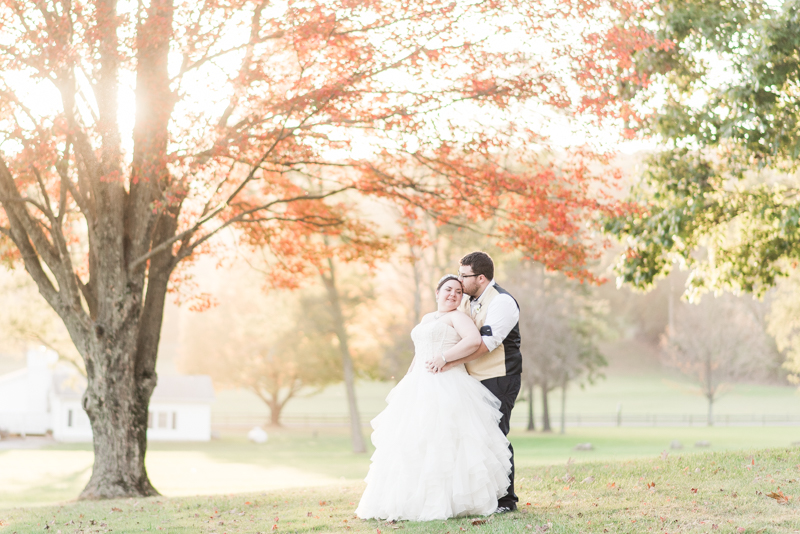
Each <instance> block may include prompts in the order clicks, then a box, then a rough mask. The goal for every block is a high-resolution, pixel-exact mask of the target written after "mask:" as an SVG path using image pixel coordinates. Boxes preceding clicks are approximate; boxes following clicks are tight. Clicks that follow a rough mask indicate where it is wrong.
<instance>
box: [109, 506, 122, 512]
mask: <svg viewBox="0 0 800 534" xmlns="http://www.w3.org/2000/svg"><path fill="white" fill-rule="evenodd" d="M111 511H112V512H121V511H122V508H117V507H116V506H115V507H114V508H112V509H111Z"/></svg>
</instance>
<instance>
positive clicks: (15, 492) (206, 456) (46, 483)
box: [0, 427, 800, 509]
mask: <svg viewBox="0 0 800 534" xmlns="http://www.w3.org/2000/svg"><path fill="white" fill-rule="evenodd" d="M509 437H510V439H511V441H512V443H513V444H514V448H515V451H516V462H517V465H519V466H520V467H532V468H533V467H540V466H542V465H559V464H564V463H565V462H567V461H568V460H570V459H571V460H572V461H574V462H576V463H578V464H582V463H586V462H598V461H618V460H622V459H632V458H653V457H657V456H658V455H659V454H660V453H661V452H662V451H664V450H669V444H670V442H671V441H672V440H679V441H681V442H682V443H683V445H684V449H682V450H680V451H671V452H672V454H676V453H677V454H682V455H684V456H688V455H693V454H698V453H703V452H705V451H707V450H711V451H728V450H741V449H753V448H782V447H787V446H789V445H790V444H791V443H793V442H795V441H800V427H757V428H755V429H754V428H751V427H711V428H698V427H692V428H689V427H681V428H661V427H657V428H635V427H621V428H616V427H612V428H576V429H570V430H569V431H568V432H567V433H566V434H565V435H560V434H557V433H555V434H543V433H540V432H533V433H531V432H525V431H522V430H519V429H513V430H512V432H511V434H510V436H509ZM700 440H705V441H709V442H710V443H711V446H710V448H709V449H704V448H696V447H695V446H694V444H695V442H697V441H700ZM586 442H590V443H592V445H593V447H594V449H593V450H591V451H577V450H574V447H575V445H576V444H578V443H586ZM92 458H93V456H92V452H91V445H89V444H58V445H53V446H51V447H48V448H45V449H41V450H16V451H15V450H11V451H0V474H2V476H0V509H7V508H10V507H18V506H41V505H48V504H53V503H58V502H66V501H70V500H74V499H75V498H76V497H77V496H78V494H79V493H80V491H81V489H82V488H83V486H84V485H85V484H86V482H87V481H88V479H89V475H90V473H91V465H92ZM368 467H369V454H360V455H359V454H353V453H352V452H350V442H349V436H348V431H347V429H343V428H328V429H320V430H312V429H296V428H290V429H281V430H271V431H270V439H269V441H268V442H267V443H265V444H263V445H255V444H253V443H249V442H248V441H247V440H246V439H245V438H244V437H243V436H241V435H226V436H223V439H221V440H214V441H211V442H207V443H151V444H150V446H149V449H148V454H147V470H148V473H149V475H150V478H151V480H152V481H153V483H154V485H155V486H156V487H157V488H158V489H159V490H160V491H161V492H162V493H163V494H164V495H167V496H170V497H177V496H190V495H197V494H208V495H212V494H230V493H243V492H258V491H268V490H278V489H282V490H292V491H295V490H296V489H297V488H312V487H329V486H336V485H338V484H343V483H344V484H352V483H358V482H359V481H360V480H362V479H363V478H364V476H365V475H366V473H367V469H368Z"/></svg>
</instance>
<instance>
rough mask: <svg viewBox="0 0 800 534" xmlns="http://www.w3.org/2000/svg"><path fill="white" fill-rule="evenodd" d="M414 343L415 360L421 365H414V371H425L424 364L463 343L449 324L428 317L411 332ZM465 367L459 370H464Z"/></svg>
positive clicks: (461, 366)
mask: <svg viewBox="0 0 800 534" xmlns="http://www.w3.org/2000/svg"><path fill="white" fill-rule="evenodd" d="M411 339H412V340H413V341H414V352H415V359H416V361H417V362H418V363H420V365H416V364H415V365H414V371H415V372H416V371H419V370H424V367H425V366H424V365H421V364H422V362H426V361H429V360H432V359H433V358H434V357H435V356H436V355H437V354H439V353H440V352H442V351H445V350H447V349H449V348H450V347H452V346H453V345H455V344H456V343H458V342H459V341H461V336H459V335H458V332H456V329H455V328H453V327H452V326H450V325H449V324H447V323H443V322H442V321H437V320H436V319H434V318H433V317H432V316H426V317H424V318H423V319H422V322H421V323H419V324H418V325H417V326H415V327H414V329H413V330H411ZM463 367H464V366H463V365H460V366H458V368H463Z"/></svg>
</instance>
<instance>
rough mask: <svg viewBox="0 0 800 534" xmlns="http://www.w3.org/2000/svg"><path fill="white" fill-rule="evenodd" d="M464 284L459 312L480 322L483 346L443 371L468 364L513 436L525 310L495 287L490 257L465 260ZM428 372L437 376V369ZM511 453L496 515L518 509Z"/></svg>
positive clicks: (461, 272)
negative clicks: (497, 403)
mask: <svg viewBox="0 0 800 534" xmlns="http://www.w3.org/2000/svg"><path fill="white" fill-rule="evenodd" d="M458 278H459V280H461V284H462V285H463V286H464V299H463V301H462V302H461V306H459V308H458V309H459V310H461V311H463V312H464V313H466V314H467V315H469V316H470V317H472V320H473V321H475V325H476V326H477V327H478V330H479V331H480V333H481V345H480V347H478V350H477V351H475V352H474V353H472V354H471V355H469V356H467V357H465V358H462V359H460V360H455V361H452V362H449V363H448V364H447V365H445V366H444V367H442V368H441V369H439V371H447V370H448V369H450V368H452V367H453V366H455V365H460V364H462V363H465V364H466V367H467V371H468V372H469V374H470V375H471V376H473V377H475V378H476V379H478V380H480V381H481V383H482V384H483V385H484V386H486V389H488V390H489V391H491V392H492V393H493V394H494V395H495V396H496V397H497V398H498V399H500V403H501V405H500V411H501V412H502V413H503V417H502V419H500V430H502V431H503V434H505V435H508V431H509V427H510V418H511V409H512V408H514V402H515V401H516V399H517V394H518V393H519V388H520V374H521V373H522V353H521V352H520V349H519V346H520V335H519V305H518V304H517V301H516V300H515V299H514V297H512V296H511V295H509V293H508V291H506V290H505V289H503V288H501V287H500V286H498V285H497V284H496V283H495V281H494V262H493V261H492V258H491V257H489V255H488V254H486V253H485V252H470V253H469V254H467V255H466V256H464V257H463V258H461V267H459V269H458ZM428 369H429V370H431V371H434V372H435V371H437V369H436V367H435V364H431V363H429V364H428ZM508 448H509V449H510V450H511V477H510V484H509V486H508V493H507V494H506V495H505V497H501V498H500V500H499V501H498V503H497V510H496V511H495V513H499V514H502V513H506V512H512V511H514V510H516V509H517V501H519V499H518V498H517V496H516V494H515V493H514V448H513V447H512V446H511V444H510V443H509V445H508Z"/></svg>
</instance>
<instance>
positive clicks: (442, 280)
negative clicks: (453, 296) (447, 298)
mask: <svg viewBox="0 0 800 534" xmlns="http://www.w3.org/2000/svg"><path fill="white" fill-rule="evenodd" d="M450 280H455V281H456V282H458V285H460V286H461V291H464V284H462V283H461V280H459V279H458V276H456V275H454V274H446V275H444V276H443V277H441V278H440V279H439V284H438V285H437V286H436V291H439V290H440V289H442V286H443V285H445V284H446V283H447V282H449V281H450Z"/></svg>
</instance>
